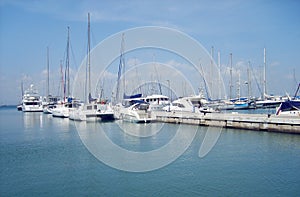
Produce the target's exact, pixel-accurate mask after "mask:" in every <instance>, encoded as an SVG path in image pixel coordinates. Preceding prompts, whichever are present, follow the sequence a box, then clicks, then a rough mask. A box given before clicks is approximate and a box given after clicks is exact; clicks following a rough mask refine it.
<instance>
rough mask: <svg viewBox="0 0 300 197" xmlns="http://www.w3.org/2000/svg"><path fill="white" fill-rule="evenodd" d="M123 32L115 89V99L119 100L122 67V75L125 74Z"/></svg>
mask: <svg viewBox="0 0 300 197" xmlns="http://www.w3.org/2000/svg"><path fill="white" fill-rule="evenodd" d="M124 35H125V34H124V33H122V41H121V49H120V62H119V70H118V79H117V91H116V101H120V100H121V95H120V79H121V74H122V69H123V75H124V74H125V71H124V70H125V64H124V59H123V58H124V57H123V53H124ZM123 78H124V94H125V76H123Z"/></svg>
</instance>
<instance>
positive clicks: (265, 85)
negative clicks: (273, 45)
mask: <svg viewBox="0 0 300 197" xmlns="http://www.w3.org/2000/svg"><path fill="white" fill-rule="evenodd" d="M266 67H267V64H266V48H264V95H263V100H265V96H266V94H267V81H266V80H267V79H266V69H267V68H266Z"/></svg>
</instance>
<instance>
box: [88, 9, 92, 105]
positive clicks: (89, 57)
mask: <svg viewBox="0 0 300 197" xmlns="http://www.w3.org/2000/svg"><path fill="white" fill-rule="evenodd" d="M90 51H91V40H90V13H88V69H89V76H88V77H89V99H88V101H89V103H91V98H92V95H91V56H90Z"/></svg>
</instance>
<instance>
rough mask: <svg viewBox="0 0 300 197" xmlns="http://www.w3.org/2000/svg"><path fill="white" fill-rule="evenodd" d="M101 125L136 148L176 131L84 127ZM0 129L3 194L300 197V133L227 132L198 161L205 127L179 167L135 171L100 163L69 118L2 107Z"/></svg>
mask: <svg viewBox="0 0 300 197" xmlns="http://www.w3.org/2000/svg"><path fill="white" fill-rule="evenodd" d="M80 124H82V123H80ZM84 124H85V123H84ZM119 124H121V123H119ZM99 125H101V127H102V128H105V132H106V134H107V135H108V136H109V137H110V138H111V140H112V141H113V142H114V143H116V144H119V145H120V146H122V147H124V148H127V149H132V150H134V151H150V150H153V149H155V148H157V147H162V146H163V145H164V143H165V142H167V141H169V140H171V139H172V138H173V137H174V135H175V134H174V133H175V132H174V130H176V127H178V125H162V124H159V123H155V124H152V125H151V124H148V125H139V126H136V127H135V126H133V125H131V124H130V123H124V125H121V126H123V127H126V128H127V129H129V130H131V131H132V132H133V133H134V132H139V134H141V133H140V132H143V130H147V129H150V130H151V129H153V128H155V129H157V128H162V129H161V130H162V131H160V132H159V133H154V135H155V136H156V137H143V138H137V137H134V134H133V135H126V134H124V133H122V132H119V127H120V126H119V125H118V124H116V123H104V124H103V123H102V124H101V123H96V124H94V123H91V124H86V125H85V126H88V127H89V126H91V127H98V126H99ZM77 126H78V125H77ZM182 126H183V128H184V129H185V130H186V132H190V130H192V128H191V126H189V125H182ZM0 128H1V132H0V160H1V163H0V167H1V173H0V196H53V195H55V196H56V195H58V196H300V135H291V134H278V133H266V132H254V131H245V130H232V129H223V130H222V133H221V136H220V138H219V140H218V141H217V144H216V145H215V146H214V148H213V149H212V150H211V151H210V152H209V154H208V155H207V156H205V157H204V158H199V157H198V151H199V147H200V145H201V142H202V140H203V138H204V136H205V132H206V129H207V128H199V129H198V131H197V134H196V137H195V138H194V140H193V142H192V144H191V145H190V147H189V148H188V149H187V151H186V152H185V153H184V154H183V155H182V156H180V157H179V158H178V159H177V160H176V161H175V162H173V163H171V164H170V165H167V166H165V167H163V168H160V169H158V170H154V171H150V172H143V173H132V172H126V171H121V170H117V169H114V168H111V167H109V166H107V165H105V164H103V163H102V162H100V161H99V160H98V159H96V158H95V157H94V156H93V155H92V154H91V153H90V152H89V151H88V149H87V148H86V147H85V145H84V144H83V143H82V141H81V139H80V137H79V134H78V132H77V129H76V126H75V123H74V122H72V121H69V120H68V119H58V118H52V117H51V116H49V115H44V114H42V113H22V112H18V111H16V110H15V109H1V110H0ZM155 129H154V130H155ZM88 132H89V131H87V135H88ZM124 160H126V158H124Z"/></svg>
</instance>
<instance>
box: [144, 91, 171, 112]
mask: <svg viewBox="0 0 300 197" xmlns="http://www.w3.org/2000/svg"><path fill="white" fill-rule="evenodd" d="M141 100H143V101H144V102H146V103H149V111H162V110H163V108H164V107H165V106H167V105H169V104H170V100H169V97H167V96H164V95H159V94H153V95H150V96H146V97H144V98H142V99H141Z"/></svg>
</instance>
